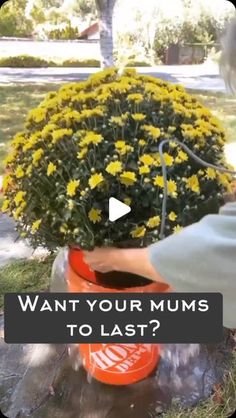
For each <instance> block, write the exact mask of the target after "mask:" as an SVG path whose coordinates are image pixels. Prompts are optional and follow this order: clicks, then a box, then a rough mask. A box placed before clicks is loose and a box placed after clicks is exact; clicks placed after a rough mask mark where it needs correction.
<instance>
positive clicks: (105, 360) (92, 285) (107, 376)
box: [66, 249, 170, 385]
mask: <svg viewBox="0 0 236 418" xmlns="http://www.w3.org/2000/svg"><path fill="white" fill-rule="evenodd" d="M115 273H116V274H115V275H114V272H112V274H110V275H109V273H106V274H100V273H98V272H94V271H91V270H90V269H89V267H88V266H87V265H86V263H85V262H84V260H83V252H82V251H81V250H78V249H70V250H69V255H68V266H67V271H66V279H67V283H68V291H69V292H76V293H95V292H98V293H101V292H102V293H121V292H122V293H123V292H132V293H152V292H168V291H170V287H169V286H168V285H165V284H163V283H156V282H151V281H150V280H147V279H144V278H140V286H139V285H137V282H138V281H137V276H135V277H134V276H133V277H131V279H130V275H127V273H125V275H127V276H129V287H127V286H126V287H123V288H122V287H121V283H122V281H124V283H127V281H125V280H124V278H123V277H122V278H121V275H122V276H123V273H119V272H115ZM114 277H115V278H114ZM138 277H139V276H138ZM111 283H112V285H111ZM135 284H136V286H135ZM113 286H114V287H113ZM78 349H79V351H80V354H81V357H82V360H83V365H84V367H85V368H86V370H87V371H88V373H90V375H91V376H92V377H94V378H95V379H97V380H99V381H101V382H103V383H107V384H110V385H128V384H131V383H135V382H138V381H140V380H143V379H145V378H146V377H147V376H148V375H150V373H152V371H153V370H154V369H155V367H156V366H157V364H158V362H159V358H160V348H159V345H158V344H112V343H109V344H101V343H99V344H78Z"/></svg>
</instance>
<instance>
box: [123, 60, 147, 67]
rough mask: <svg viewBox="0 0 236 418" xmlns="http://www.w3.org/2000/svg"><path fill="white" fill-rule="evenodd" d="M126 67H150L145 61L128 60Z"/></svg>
mask: <svg viewBox="0 0 236 418" xmlns="http://www.w3.org/2000/svg"><path fill="white" fill-rule="evenodd" d="M126 67H150V64H149V63H148V62H147V61H135V60H133V61H128V62H127V64H126Z"/></svg>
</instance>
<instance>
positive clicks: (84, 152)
mask: <svg viewBox="0 0 236 418" xmlns="http://www.w3.org/2000/svg"><path fill="white" fill-rule="evenodd" d="M87 152H88V148H87V147H85V148H82V149H81V151H79V152H78V153H77V158H78V159H79V160H81V159H82V158H84V157H85V155H86V154H87Z"/></svg>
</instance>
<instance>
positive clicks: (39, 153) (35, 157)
mask: <svg viewBox="0 0 236 418" xmlns="http://www.w3.org/2000/svg"><path fill="white" fill-rule="evenodd" d="M43 154H44V150H43V149H42V148H39V149H37V151H35V152H34V153H33V155H32V159H33V160H32V161H33V165H35V166H36V167H37V165H38V161H40V160H41V158H42V156H43Z"/></svg>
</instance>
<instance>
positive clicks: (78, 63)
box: [62, 59, 100, 68]
mask: <svg viewBox="0 0 236 418" xmlns="http://www.w3.org/2000/svg"><path fill="white" fill-rule="evenodd" d="M62 66H63V67H81V68H82V67H100V61H98V60H95V59H85V60H76V59H68V60H65V61H63V63H62Z"/></svg>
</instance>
